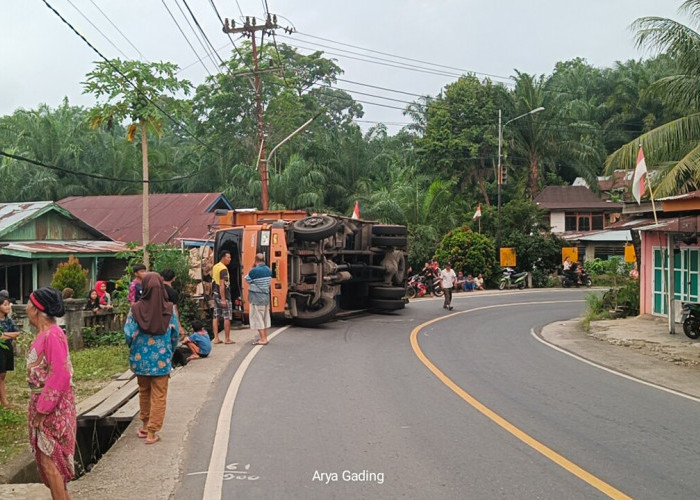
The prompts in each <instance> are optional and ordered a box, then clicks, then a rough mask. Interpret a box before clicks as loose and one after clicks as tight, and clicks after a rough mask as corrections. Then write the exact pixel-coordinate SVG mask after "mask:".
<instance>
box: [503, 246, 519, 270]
mask: <svg viewBox="0 0 700 500" xmlns="http://www.w3.org/2000/svg"><path fill="white" fill-rule="evenodd" d="M516 262H517V259H516V256H515V248H501V267H515V266H516Z"/></svg>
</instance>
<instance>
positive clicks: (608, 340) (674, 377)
mask: <svg viewBox="0 0 700 500" xmlns="http://www.w3.org/2000/svg"><path fill="white" fill-rule="evenodd" d="M677 327H678V328H677V329H676V331H677V332H680V333H676V334H675V335H670V334H669V333H668V324H667V321H666V319H664V318H658V317H654V316H648V315H644V316H638V317H634V318H625V319H616V320H604V321H593V322H591V329H590V332H586V331H584V329H583V325H582V321H581V319H580V318H579V319H573V320H569V321H558V322H555V323H550V324H549V325H546V326H545V327H544V328H542V331H541V332H540V333H539V335H540V337H541V338H543V339H544V340H545V341H547V342H549V343H551V344H553V345H556V346H558V347H560V348H562V349H564V350H567V351H569V352H572V353H573V354H576V355H578V356H581V357H582V358H585V359H587V360H589V361H592V362H594V363H597V364H600V365H603V366H605V367H607V368H610V369H612V370H616V371H619V372H621V373H625V374H627V375H630V376H632V377H635V378H639V379H642V380H645V381H647V382H651V383H654V384H657V385H660V386H662V387H667V388H669V389H673V390H675V391H678V392H682V393H684V394H688V395H690V396H694V397H698V398H700V341H695V340H691V339H689V338H688V337H686V336H685V335H684V334H683V333H682V332H683V329H682V328H681V327H680V326H679V325H677Z"/></svg>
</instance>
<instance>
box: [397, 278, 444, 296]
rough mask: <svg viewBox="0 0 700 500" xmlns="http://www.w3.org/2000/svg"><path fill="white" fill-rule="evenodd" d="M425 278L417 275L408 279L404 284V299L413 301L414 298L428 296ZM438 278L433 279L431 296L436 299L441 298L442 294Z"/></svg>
mask: <svg viewBox="0 0 700 500" xmlns="http://www.w3.org/2000/svg"><path fill="white" fill-rule="evenodd" d="M426 279H427V278H426V277H425V276H421V275H419V274H414V275H413V276H411V277H410V278H409V279H408V283H407V284H406V297H408V298H409V299H415V298H416V297H423V296H424V295H425V294H429V293H430V291H429V290H428V284H427V283H426ZM440 282H441V280H440V278H434V279H433V294H434V295H435V296H436V297H442V296H443V294H444V292H443V291H442V286H441V283H440Z"/></svg>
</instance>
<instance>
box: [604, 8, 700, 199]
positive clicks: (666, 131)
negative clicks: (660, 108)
mask: <svg viewBox="0 0 700 500" xmlns="http://www.w3.org/2000/svg"><path fill="white" fill-rule="evenodd" d="M680 12H681V13H684V14H687V15H688V16H689V17H690V19H691V24H692V25H693V26H690V25H688V26H686V25H684V24H682V23H680V22H678V21H674V20H672V19H667V18H661V17H643V18H640V19H637V20H636V21H635V22H634V23H633V25H632V27H633V29H636V30H637V35H636V43H637V46H639V47H647V48H650V49H656V50H658V51H660V52H666V53H667V54H668V55H669V56H670V57H672V58H673V59H674V60H675V61H676V64H677V65H678V73H677V74H675V75H672V76H667V77H664V78H660V79H659V80H657V81H656V82H654V84H653V85H652V86H651V90H652V91H653V92H655V93H657V94H658V95H660V96H664V98H665V100H666V102H667V105H668V106H670V107H673V108H675V109H682V110H684V116H682V117H681V118H678V119H676V120H672V121H670V122H667V123H665V124H663V125H661V126H659V127H656V128H654V129H652V130H649V131H648V132H646V133H644V134H642V135H640V136H639V137H637V138H636V139H634V140H633V141H630V142H628V143H627V144H625V145H624V146H622V147H621V148H620V149H618V150H617V151H615V152H614V153H613V154H611V155H610V156H609V157H608V159H607V161H606V170H607V171H608V172H611V171H612V170H614V169H615V168H621V167H623V168H629V167H632V166H633V165H634V163H635V160H636V158H637V151H638V148H639V146H640V145H642V146H643V147H644V154H645V157H646V162H647V165H648V166H649V167H652V166H658V167H660V168H659V169H658V170H659V172H658V175H657V176H656V178H657V181H656V182H655V184H656V185H655V186H654V191H655V192H656V193H657V194H658V195H660V196H667V195H672V194H679V193H685V192H689V191H693V190H696V189H700V98H699V96H700V33H698V31H697V28H698V27H700V0H686V1H685V2H683V4H682V5H681V8H680Z"/></svg>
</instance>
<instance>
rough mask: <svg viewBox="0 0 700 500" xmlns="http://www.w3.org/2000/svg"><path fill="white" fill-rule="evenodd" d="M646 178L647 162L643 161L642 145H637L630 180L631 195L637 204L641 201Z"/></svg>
mask: <svg viewBox="0 0 700 500" xmlns="http://www.w3.org/2000/svg"><path fill="white" fill-rule="evenodd" d="M646 178H647V162H646V161H644V151H642V146H639V153H638V154H637V166H636V167H635V169H634V179H633V180H632V196H634V199H635V200H637V204H640V203H641V201H640V200H641V199H642V196H644V192H645V191H646Z"/></svg>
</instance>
